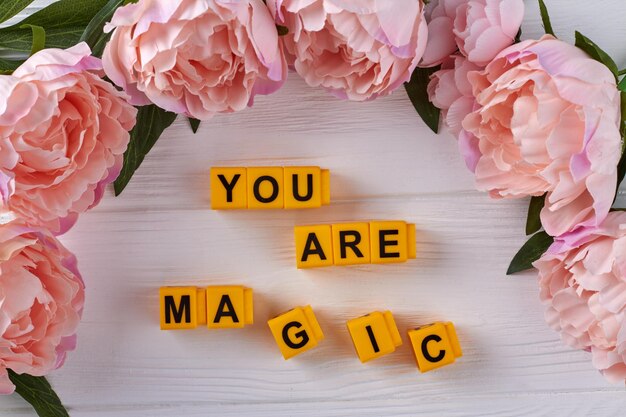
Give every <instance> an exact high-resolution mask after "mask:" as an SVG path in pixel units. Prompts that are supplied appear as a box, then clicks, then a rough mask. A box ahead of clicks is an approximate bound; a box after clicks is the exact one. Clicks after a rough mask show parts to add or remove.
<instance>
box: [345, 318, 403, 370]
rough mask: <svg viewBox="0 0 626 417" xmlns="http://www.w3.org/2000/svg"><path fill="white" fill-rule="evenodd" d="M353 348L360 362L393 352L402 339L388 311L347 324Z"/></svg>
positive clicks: (353, 320)
mask: <svg viewBox="0 0 626 417" xmlns="http://www.w3.org/2000/svg"><path fill="white" fill-rule="evenodd" d="M347 326H348V331H349V332H350V336H351V337H352V342H353V343H354V348H355V349H356V353H357V355H358V356H359V359H360V360H361V362H363V363H365V362H367V361H370V360H372V359H376V358H380V357H381V356H384V355H387V354H389V353H392V352H395V350H396V347H398V346H400V345H402V338H401V337H400V332H398V327H397V326H396V322H395V320H394V319H393V315H392V314H391V312H390V311H385V312H384V313H381V312H380V311H375V312H373V313H370V314H368V315H367V316H363V317H359V318H356V319H352V320H350V321H348V323H347Z"/></svg>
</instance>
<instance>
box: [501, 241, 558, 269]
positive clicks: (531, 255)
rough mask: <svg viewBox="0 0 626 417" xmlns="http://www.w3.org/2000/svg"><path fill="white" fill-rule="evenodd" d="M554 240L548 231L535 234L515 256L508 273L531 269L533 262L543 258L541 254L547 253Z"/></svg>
mask: <svg viewBox="0 0 626 417" xmlns="http://www.w3.org/2000/svg"><path fill="white" fill-rule="evenodd" d="M553 242H554V238H553V237H552V236H550V235H548V234H547V233H546V232H539V233H537V234H535V235H533V236H532V237H531V238H530V239H528V241H527V242H526V243H525V244H524V246H522V248H521V249H520V250H519V252H517V254H516V255H515V256H514V257H513V260H512V261H511V265H509V269H508V270H507V271H506V274H507V275H511V274H515V273H516V272H522V271H526V270H527V269H531V268H532V267H533V262H535V261H536V260H537V259H539V258H541V255H543V254H544V253H546V251H547V250H548V248H549V247H550V245H552V243H553Z"/></svg>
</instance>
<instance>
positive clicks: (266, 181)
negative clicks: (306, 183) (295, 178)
mask: <svg viewBox="0 0 626 417" xmlns="http://www.w3.org/2000/svg"><path fill="white" fill-rule="evenodd" d="M247 174H248V208H249V209H281V208H284V207H285V200H284V193H283V188H284V187H283V184H284V177H285V175H284V169H283V168H282V167H255V168H248V173H247Z"/></svg>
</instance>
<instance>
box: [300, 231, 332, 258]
mask: <svg viewBox="0 0 626 417" xmlns="http://www.w3.org/2000/svg"><path fill="white" fill-rule="evenodd" d="M294 235H295V240H296V264H297V266H298V268H316V267H319V266H330V265H332V264H333V242H332V233H331V227H330V225H328V224H321V225H316V226H296V228H295V229H294Z"/></svg>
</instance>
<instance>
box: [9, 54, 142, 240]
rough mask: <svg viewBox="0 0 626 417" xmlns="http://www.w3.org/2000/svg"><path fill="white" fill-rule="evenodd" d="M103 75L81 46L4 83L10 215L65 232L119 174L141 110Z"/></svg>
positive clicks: (26, 67) (44, 58)
mask: <svg viewBox="0 0 626 417" xmlns="http://www.w3.org/2000/svg"><path fill="white" fill-rule="evenodd" d="M101 69H102V67H101V62H100V60H99V59H97V58H94V57H92V56H90V50H89V47H88V46H87V44H85V43H81V44H79V45H77V46H75V47H73V48H70V49H67V50H60V49H46V50H43V51H41V52H38V53H36V54H35V55H33V56H32V57H30V58H29V59H28V60H27V61H26V62H25V63H24V64H23V65H22V66H20V67H19V68H18V69H17V70H15V72H14V73H13V75H12V76H9V75H4V76H0V91H1V92H2V94H0V137H1V138H2V139H0V196H1V197H2V201H0V203H2V205H3V206H4V209H5V210H6V209H7V208H8V209H10V210H13V211H15V212H17V213H19V214H20V215H21V216H22V217H24V218H25V219H27V220H28V221H29V222H30V223H33V224H39V225H43V226H46V227H48V228H50V229H51V230H52V231H54V232H56V233H62V232H64V231H66V230H67V229H69V227H71V225H72V224H73V223H74V222H75V221H76V219H77V216H78V213H81V212H83V211H85V210H87V209H89V208H91V207H93V206H94V205H96V204H97V203H98V202H99V201H100V199H101V198H102V194H103V192H104V187H105V186H106V185H107V184H109V183H110V182H112V181H113V180H114V179H115V178H116V177H117V176H118V175H119V172H120V169H121V167H122V162H123V154H124V151H125V150H126V147H127V145H128V141H129V138H130V135H129V133H128V131H129V130H131V129H132V127H133V126H134V125H135V117H136V110H135V108H134V107H132V106H130V105H129V104H128V103H127V102H126V96H125V95H124V94H123V93H120V92H118V91H117V90H116V89H115V88H114V87H113V86H112V85H111V84H110V83H108V82H106V81H104V80H103V79H101V78H100V75H102V74H101ZM7 206H8V207H7Z"/></svg>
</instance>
